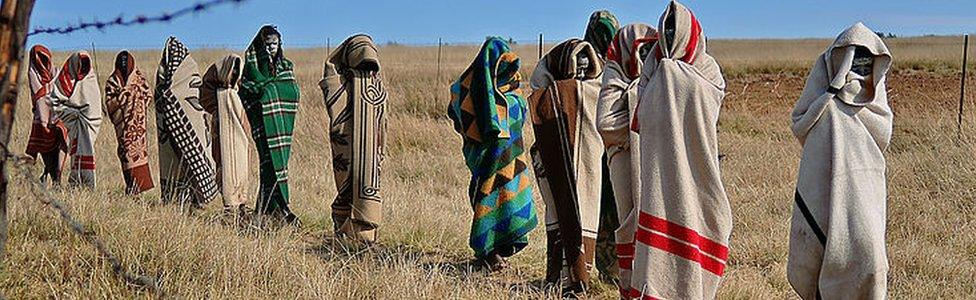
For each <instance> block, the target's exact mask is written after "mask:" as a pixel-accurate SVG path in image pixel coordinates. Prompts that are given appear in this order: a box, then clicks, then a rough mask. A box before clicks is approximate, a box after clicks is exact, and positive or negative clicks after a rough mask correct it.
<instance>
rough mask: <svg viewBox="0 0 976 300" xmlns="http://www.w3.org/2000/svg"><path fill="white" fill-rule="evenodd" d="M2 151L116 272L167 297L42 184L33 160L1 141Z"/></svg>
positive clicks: (37, 194) (36, 192)
mask: <svg viewBox="0 0 976 300" xmlns="http://www.w3.org/2000/svg"><path fill="white" fill-rule="evenodd" d="M0 152H3V154H5V155H2V156H3V157H4V158H5V160H7V161H13V162H14V164H13V165H14V166H15V167H16V169H14V170H15V171H17V172H16V173H17V174H19V175H20V176H21V178H22V180H25V181H27V182H29V185H30V188H29V189H30V190H31V192H32V193H33V194H34V198H35V199H37V200H38V201H40V202H41V203H42V204H44V205H47V206H50V207H51V208H52V209H54V210H55V211H57V212H58V215H60V216H61V219H63V220H64V221H65V223H67V224H68V227H70V228H71V229H72V231H74V232H75V233H76V234H78V235H80V236H81V237H82V238H84V239H85V240H86V241H88V242H89V243H91V244H92V246H94V247H95V250H97V251H98V254H99V255H101V256H102V257H103V258H104V259H105V260H107V261H108V263H109V265H111V267H112V273H113V274H115V275H116V276H118V277H119V278H121V279H122V280H123V281H125V282H126V283H128V284H131V285H134V286H136V287H139V288H143V289H147V290H150V291H152V292H155V293H156V297H157V298H162V297H163V296H164V294H163V291H162V290H161V289H160V286H159V284H158V282H157V280H156V279H155V278H153V277H148V276H144V275H139V274H135V273H132V272H130V271H129V269H128V268H126V267H125V266H124V265H122V261H121V260H119V258H118V256H116V255H115V254H114V253H112V251H111V250H109V248H108V246H107V245H106V244H105V242H103V241H102V239H100V238H99V237H98V234H96V233H95V232H94V231H92V230H91V229H88V228H87V227H85V225H84V224H82V223H81V222H79V221H78V219H77V218H75V217H74V216H72V215H71V213H70V212H69V211H68V209H67V207H66V206H65V205H64V203H62V202H61V201H58V199H57V198H55V197H54V196H52V195H51V191H50V190H49V189H48V188H47V187H46V186H44V185H42V184H41V182H40V181H38V180H37V178H35V177H34V175H33V172H31V167H30V166H31V165H32V164H33V163H32V160H30V159H27V158H25V157H20V156H16V155H12V154H10V152H8V151H7V150H6V146H4V145H2V144H0Z"/></svg>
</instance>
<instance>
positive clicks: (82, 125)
mask: <svg viewBox="0 0 976 300" xmlns="http://www.w3.org/2000/svg"><path fill="white" fill-rule="evenodd" d="M101 98H102V92H101V91H100V90H99V88H98V77H96V76H95V72H94V69H93V65H92V59H91V56H89V55H88V52H85V51H81V52H76V53H74V54H72V55H71V56H70V57H68V60H67V61H65V62H64V66H63V67H61V72H60V73H59V74H58V78H57V83H55V89H54V91H53V92H52V93H51V102H52V103H54V111H55V112H57V114H58V119H60V120H61V121H63V122H64V125H65V126H66V127H67V128H68V138H69V139H70V140H71V147H70V149H71V150H70V153H71V171H70V173H69V174H68V184H70V185H75V186H85V187H89V188H94V187H95V183H96V180H95V139H96V138H97V137H98V129H99V128H100V127H101V125H102V99H101Z"/></svg>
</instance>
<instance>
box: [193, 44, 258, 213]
mask: <svg viewBox="0 0 976 300" xmlns="http://www.w3.org/2000/svg"><path fill="white" fill-rule="evenodd" d="M243 73H244V59H242V58H241V57H240V56H238V55H237V54H229V55H227V56H225V57H224V58H223V59H221V60H220V61H218V62H216V63H214V64H212V65H210V67H209V68H207V72H206V73H204V75H203V85H202V86H201V87H200V104H201V105H203V107H204V109H205V110H206V111H207V112H208V113H210V114H211V115H213V116H214V120H215V121H214V122H213V127H212V128H211V134H212V135H213V136H214V137H215V138H214V139H213V146H212V148H211V153H212V155H213V160H214V164H215V165H216V169H217V172H216V175H217V180H216V181H217V182H218V183H219V184H220V193H221V194H222V195H223V199H224V210H225V211H228V212H235V213H245V212H248V211H249V210H248V209H247V207H246V205H245V203H247V199H248V197H247V190H248V189H249V188H250V186H248V180H247V179H248V174H250V162H249V161H248V159H249V157H248V150H249V149H251V145H250V142H249V141H250V140H251V125H250V124H249V123H248V120H247V113H245V112H244V104H243V103H241V98H240V97H238V95H237V92H238V90H237V89H238V86H239V84H240V82H241V74H243Z"/></svg>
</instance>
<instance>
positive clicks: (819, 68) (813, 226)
mask: <svg viewBox="0 0 976 300" xmlns="http://www.w3.org/2000/svg"><path fill="white" fill-rule="evenodd" d="M891 61H892V59H891V53H889V52H888V47H886V46H885V44H884V42H883V41H882V40H881V39H880V38H878V36H877V35H875V34H874V31H872V30H871V29H868V28H867V27H865V26H864V25H863V24H861V23H858V24H855V25H854V26H852V27H851V28H849V29H847V30H846V31H844V32H843V33H841V34H840V36H838V37H837V39H836V40H835V41H834V43H833V44H831V45H830V47H828V48H827V50H826V51H825V52H824V53H823V54H822V55H821V56H820V57H819V59H817V61H816V63H815V64H814V66H813V69H812V70H811V71H810V76H809V77H808V78H807V83H806V87H805V88H804V89H803V94H802V95H801V96H800V99H799V100H798V101H797V103H796V106H795V107H794V108H793V115H792V117H793V134H794V135H796V137H797V139H798V140H799V141H800V144H802V145H803V156H802V159H801V160H800V174H799V176H798V178H797V188H796V195H795V201H796V207H795V208H794V209H793V219H792V226H791V230H790V255H789V263H788V265H787V275H788V276H787V277H788V278H789V281H790V284H791V285H793V289H795V290H796V292H797V294H799V295H800V297H801V298H803V299H884V298H886V297H887V294H886V291H887V286H886V283H887V273H888V258H887V255H886V254H885V219H886V218H885V209H886V200H887V199H886V198H887V189H886V187H885V185H886V182H885V158H884V153H883V152H884V150H885V149H886V148H887V147H888V144H889V142H890V141H891V130H892V112H891V107H890V106H888V95H887V92H886V89H885V80H886V75H887V73H888V69H889V68H890V67H891Z"/></svg>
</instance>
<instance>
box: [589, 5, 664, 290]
mask: <svg viewBox="0 0 976 300" xmlns="http://www.w3.org/2000/svg"><path fill="white" fill-rule="evenodd" d="M655 42H657V31H656V30H654V28H653V27H651V26H649V25H647V24H643V23H634V24H629V25H626V26H624V27H622V28H620V31H618V32H617V36H615V37H614V38H613V43H611V44H610V49H609V50H608V51H607V59H608V60H609V62H608V63H607V67H606V69H605V70H604V72H603V87H602V89H601V90H600V100H599V101H598V105H597V128H598V129H599V130H600V134H601V135H602V136H603V144H604V146H605V147H606V150H607V155H608V156H609V158H608V165H609V166H610V173H609V176H607V177H609V178H607V177H605V179H609V180H611V181H612V182H613V191H612V192H613V193H614V196H615V199H616V203H615V207H613V208H611V209H613V210H616V216H617V218H618V220H619V223H618V224H619V228H616V229H615V230H616V231H615V236H614V238H615V241H616V243H617V249H616V256H617V264H616V267H615V268H618V269H619V272H618V275H619V279H620V280H619V282H621V283H622V284H621V286H622V287H627V288H628V290H629V286H630V278H631V276H630V275H631V270H632V269H633V268H632V265H633V261H634V234H635V233H636V230H637V216H638V212H639V210H640V186H641V182H640V136H638V135H637V134H636V133H634V132H632V131H631V130H630V120H631V119H633V117H634V115H635V114H636V113H637V112H636V110H635V108H636V106H637V102H638V101H639V100H640V99H639V96H638V95H637V84H638V80H637V77H638V76H640V69H641V66H642V65H643V63H644V58H645V57H643V56H641V55H640V54H641V51H640V50H641V49H642V48H645V47H649V46H653V45H654V43H655ZM604 192H607V191H604ZM603 225H604V224H602V223H601V224H600V231H601V232H602V231H603V229H604V227H603ZM624 291H626V290H624Z"/></svg>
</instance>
